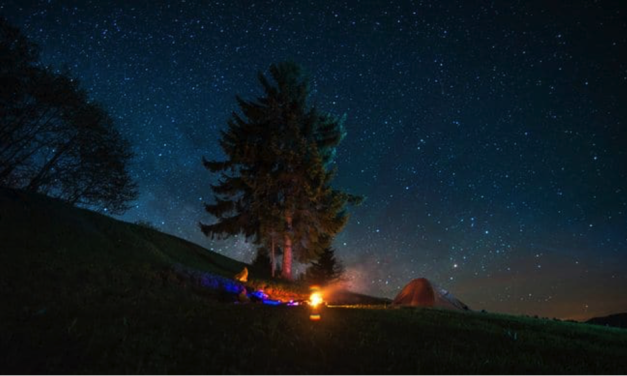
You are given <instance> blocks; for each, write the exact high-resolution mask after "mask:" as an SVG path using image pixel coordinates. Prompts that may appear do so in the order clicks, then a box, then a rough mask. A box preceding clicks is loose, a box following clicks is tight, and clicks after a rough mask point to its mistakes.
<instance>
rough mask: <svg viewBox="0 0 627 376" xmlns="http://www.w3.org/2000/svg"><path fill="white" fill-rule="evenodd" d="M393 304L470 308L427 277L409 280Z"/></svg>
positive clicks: (458, 308)
mask: <svg viewBox="0 0 627 376" xmlns="http://www.w3.org/2000/svg"><path fill="white" fill-rule="evenodd" d="M392 306H399V307H433V308H446V309H453V310H462V311H467V310H469V308H468V306H467V305H466V304H464V303H462V302H461V301H460V300H459V299H457V298H455V297H454V296H453V295H452V294H451V293H450V292H448V291H446V290H444V289H442V288H439V287H438V286H437V285H435V284H433V283H431V281H429V280H428V279H426V278H417V279H414V280H412V281H411V282H409V283H408V284H407V285H406V286H405V287H403V289H402V290H401V292H399V293H398V295H396V298H394V301H392Z"/></svg>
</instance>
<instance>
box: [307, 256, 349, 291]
mask: <svg viewBox="0 0 627 376" xmlns="http://www.w3.org/2000/svg"><path fill="white" fill-rule="evenodd" d="M343 273H344V266H343V265H342V264H341V263H340V262H339V261H338V260H337V258H336V257H335V249H333V248H332V247H327V248H325V249H324V250H323V251H322V253H320V256H318V259H317V260H316V261H314V262H312V263H311V266H310V267H309V268H307V271H306V272H305V278H306V279H307V281H309V282H310V283H315V284H319V285H327V284H329V283H332V282H335V281H337V280H338V279H340V278H341V276H342V274H343Z"/></svg>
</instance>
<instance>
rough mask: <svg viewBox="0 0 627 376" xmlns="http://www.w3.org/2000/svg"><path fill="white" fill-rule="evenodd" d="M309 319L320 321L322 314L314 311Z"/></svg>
mask: <svg viewBox="0 0 627 376" xmlns="http://www.w3.org/2000/svg"><path fill="white" fill-rule="evenodd" d="M309 320H311V321H320V314H319V313H312V314H311V315H309Z"/></svg>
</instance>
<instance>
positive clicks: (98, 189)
mask: <svg viewBox="0 0 627 376" xmlns="http://www.w3.org/2000/svg"><path fill="white" fill-rule="evenodd" d="M132 155H133V154H132V151H131V146H130V144H129V142H128V141H127V140H125V139H124V138H123V137H122V136H121V135H120V133H119V132H118V131H117V130H116V129H115V127H114V124H113V120H112V119H111V117H110V116H109V115H108V114H107V112H106V111H105V110H104V109H103V108H102V107H101V106H100V105H99V104H98V103H95V102H93V101H91V100H90V99H89V98H88V96H87V93H86V92H85V91H84V90H82V89H81V88H80V84H79V82H78V81H77V80H76V79H75V78H73V77H71V76H70V74H69V73H68V72H67V71H64V72H60V73H59V72H56V71H54V70H53V69H52V68H50V67H45V66H42V65H41V64H40V63H39V53H38V47H37V46H36V45H35V44H33V43H32V42H30V41H29V40H28V39H27V38H26V37H24V35H22V34H21V32H20V31H19V29H17V28H15V27H13V26H11V25H9V24H8V23H7V21H6V20H5V19H3V18H1V17H0V185H3V186H7V187H10V188H18V189H23V190H28V191H31V192H38V193H44V194H47V195H49V196H53V197H57V198H61V199H63V200H65V201H68V202H70V203H72V204H77V205H82V206H88V207H93V208H95V209H100V210H103V211H107V212H111V213H121V212H123V211H125V210H126V209H128V204H129V202H130V201H132V200H134V199H135V198H136V196H137V185H136V183H135V182H134V181H133V180H132V179H131V177H130V174H129V172H128V164H129V161H130V159H131V158H132Z"/></svg>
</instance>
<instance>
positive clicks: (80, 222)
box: [0, 189, 627, 374]
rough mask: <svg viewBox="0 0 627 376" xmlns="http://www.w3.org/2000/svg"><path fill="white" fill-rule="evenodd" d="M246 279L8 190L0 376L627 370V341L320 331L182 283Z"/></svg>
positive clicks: (226, 262) (344, 315) (332, 316)
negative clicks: (190, 273) (203, 276)
mask: <svg viewBox="0 0 627 376" xmlns="http://www.w3.org/2000/svg"><path fill="white" fill-rule="evenodd" d="M243 266H244V264H242V263H240V262H237V261H234V260H231V259H229V258H226V257H224V256H221V255H219V254H216V253H212V252H210V251H208V250H205V249H203V248H202V247H199V246H197V245H195V244H192V243H189V242H186V241H184V240H182V239H178V238H176V237H173V236H169V235H166V234H162V233H159V232H157V231H154V230H151V229H147V228H145V227H142V226H138V225H134V224H129V223H124V222H120V221H117V220H114V219H112V218H109V217H106V216H102V215H99V214H96V213H93V212H90V211H86V210H80V209H75V208H72V207H69V206H68V205H65V204H63V203H61V202H59V201H56V200H51V199H49V198H46V197H42V196H38V195H27V194H24V193H21V192H16V191H12V190H6V189H0V276H1V277H0V294H1V295H0V298H1V299H2V305H1V306H2V308H1V309H0V333H2V335H1V336H0V372H1V373H204V374H206V373H257V374H260V373H367V374H375V373H624V372H625V370H627V330H624V329H617V328H606V327H599V326H595V325H587V324H577V323H565V322H557V321H550V320H539V319H531V318H522V317H514V316H507V315H492V314H481V313H462V312H448V311H438V310H429V309H384V308H381V307H382V306H378V307H379V308H376V309H373V308H370V309H369V308H331V307H328V308H325V309H324V310H323V312H322V320H321V321H320V322H311V321H309V311H308V309H307V308H306V307H296V308H293V307H270V306H264V305H259V304H234V303H232V302H230V301H229V299H226V298H225V297H224V296H223V294H221V293H219V292H216V291H215V290H212V289H208V288H203V287H202V286H201V285H199V283H197V281H196V280H194V279H193V278H187V277H186V276H185V275H184V274H185V273H182V272H181V271H185V270H194V271H199V272H200V273H205V272H206V273H207V274H208V275H215V276H222V277H230V276H232V275H233V274H235V273H236V272H238V271H239V270H241V268H242V267H243ZM252 274H255V273H254V272H253V273H252ZM253 283H257V284H259V285H262V284H264V283H266V282H264V281H263V280H261V281H256V282H255V281H253ZM272 286H273V287H274V288H276V289H284V290H286V291H287V290H290V289H293V290H294V291H293V293H294V294H299V293H301V292H302V291H301V290H299V287H298V286H295V287H289V286H285V285H272Z"/></svg>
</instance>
